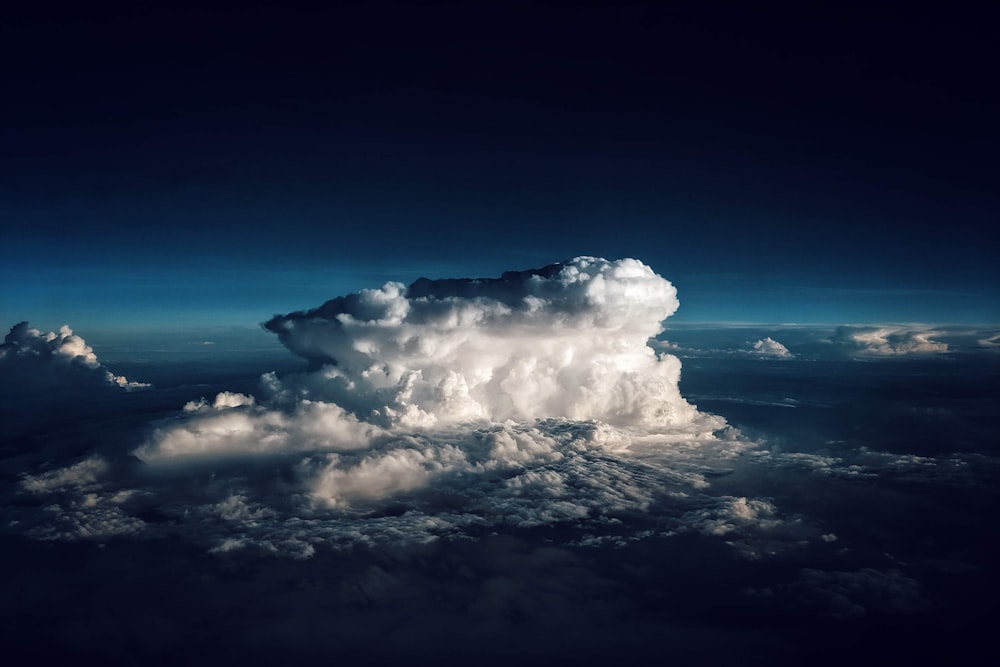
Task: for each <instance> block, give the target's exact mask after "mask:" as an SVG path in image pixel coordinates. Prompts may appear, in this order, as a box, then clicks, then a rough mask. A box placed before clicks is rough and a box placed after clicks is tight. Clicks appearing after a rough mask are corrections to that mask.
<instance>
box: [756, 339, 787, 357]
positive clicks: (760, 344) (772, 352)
mask: <svg viewBox="0 0 1000 667" xmlns="http://www.w3.org/2000/svg"><path fill="white" fill-rule="evenodd" d="M753 351H754V353H755V354H759V355H761V356H763V357H777V358H779V359H790V358H791V357H792V353H791V352H789V351H788V348H787V347H785V346H784V345H782V344H781V343H779V342H778V341H776V340H774V339H773V338H771V337H770V336H768V337H766V338H761V339H760V340H758V341H757V342H756V343H754V344H753Z"/></svg>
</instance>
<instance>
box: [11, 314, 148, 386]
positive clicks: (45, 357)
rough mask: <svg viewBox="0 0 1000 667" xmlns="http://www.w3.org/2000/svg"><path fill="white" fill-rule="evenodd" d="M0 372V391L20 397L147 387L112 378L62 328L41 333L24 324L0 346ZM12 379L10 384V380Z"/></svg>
mask: <svg viewBox="0 0 1000 667" xmlns="http://www.w3.org/2000/svg"><path fill="white" fill-rule="evenodd" d="M0 369H3V371H4V376H5V379H7V382H5V383H4V384H3V386H2V387H0V391H9V392H11V393H15V394H21V393H23V392H24V390H25V386H28V387H47V386H51V387H55V388H57V389H58V388H60V387H62V388H69V387H106V386H110V387H120V388H122V389H125V390H126V391H128V390H133V389H141V388H145V387H148V386H149V385H147V384H144V383H141V382H129V381H128V380H127V379H126V378H125V377H124V376H120V375H115V374H113V373H112V372H111V371H109V370H108V369H107V368H105V367H104V366H103V365H101V363H100V362H99V361H98V360H97V355H96V354H94V350H93V349H92V348H91V347H90V346H89V345H87V343H86V341H84V340H83V338H81V337H80V336H77V335H76V334H74V333H73V330H72V329H70V328H69V327H68V326H65V325H63V326H62V327H61V328H60V329H59V333H55V332H52V331H50V332H48V333H42V332H41V331H39V330H38V329H32V328H30V327H29V326H28V323H27V322H21V323H19V324H16V325H14V326H13V327H12V328H11V330H10V333H8V334H7V335H6V336H5V337H4V342H3V344H2V345H0ZM12 379H13V380H15V381H14V382H11V380H12Z"/></svg>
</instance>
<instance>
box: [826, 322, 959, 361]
mask: <svg viewBox="0 0 1000 667" xmlns="http://www.w3.org/2000/svg"><path fill="white" fill-rule="evenodd" d="M940 333H941V332H939V331H936V330H933V329H907V328H905V327H846V326H845V327H838V328H837V331H836V333H835V334H834V337H833V340H834V342H836V343H839V344H841V345H844V346H846V347H848V348H849V349H851V350H853V351H855V352H857V353H859V354H863V355H871V356H883V357H888V356H902V355H912V354H918V355H920V354H924V355H926V354H941V353H943V352H948V344H947V343H942V342H939V341H936V340H933V339H932V336H937V335H939V334H940Z"/></svg>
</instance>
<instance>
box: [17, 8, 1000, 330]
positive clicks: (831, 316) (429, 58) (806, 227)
mask: <svg viewBox="0 0 1000 667" xmlns="http://www.w3.org/2000/svg"><path fill="white" fill-rule="evenodd" d="M859 11H860V10H859ZM852 12H853V10H851V9H849V8H846V9H837V8H834V7H832V6H824V5H817V6H816V7H813V8H812V9H810V10H808V11H807V10H805V9H801V8H779V7H771V8H766V9H753V10H751V9H748V8H746V7H741V6H739V5H737V4H735V3H734V4H729V3H719V4H712V5H711V6H706V5H704V3H696V4H692V5H690V6H687V5H685V4H683V3H681V4H678V5H675V6H672V8H670V9H667V8H661V7H659V6H655V5H654V6H647V5H644V4H642V3H637V4H632V3H607V4H605V3H591V4H588V5H586V6H585V7H581V6H573V7H571V6H566V5H562V4H559V3H497V4H494V3H475V4H474V5H466V4H462V3H440V4H430V5H421V6H417V5H412V4H408V3H391V2H390V3H374V4H364V5H363V6H341V5H335V6H333V7H330V8H328V9H326V10H322V11H314V10H310V9H305V8H295V7H294V6H292V7H289V6H285V7H277V6H271V5H268V4H267V3H263V4H260V5H255V6H254V7H253V8H251V9H239V8H236V9H234V8H226V7H223V6H219V7H216V8H204V7H203V8H200V9H189V8H183V7H181V6H163V7H157V6H156V5H155V3H154V4H152V5H148V6H143V7H141V8H136V7H132V8H110V7H109V8H107V9H103V10H101V11H94V10H86V9H79V8H78V9H68V10H66V11H64V12H62V13H59V12H55V13H52V12H50V13H48V14H46V15H39V14H33V13H32V10H31V9H24V10H22V13H21V14H16V15H14V16H12V17H11V20H10V21H7V22H6V23H7V25H6V26H5V27H4V28H3V31H4V33H3V35H2V37H3V40H0V41H2V42H3V43H4V45H5V46H4V47H3V48H4V50H5V52H4V56H5V62H8V63H14V62H16V63H17V64H18V65H17V68H16V71H8V72H7V73H6V75H7V76H6V80H7V81H8V82H9V83H8V92H9V93H10V94H8V95H6V97H7V98H8V99H10V100H14V101H13V103H11V104H7V105H5V109H4V110H3V112H2V113H3V114H4V118H3V125H2V126H3V128H4V130H5V131H4V134H3V143H4V147H3V150H0V233H2V239H3V242H2V243H0V315H2V317H3V319H4V321H5V322H8V324H13V323H15V322H17V321H20V320H23V319H28V320H31V321H32V322H33V323H34V324H36V326H40V327H44V328H51V327H54V326H58V325H59V324H62V323H64V322H68V323H70V324H71V325H72V326H74V327H76V328H77V329H81V328H83V327H86V328H100V329H109V328H111V329H114V328H122V329H126V328H130V329H136V328H163V327H169V326H216V325H228V324H247V325H254V324H256V323H258V322H260V321H263V320H265V319H267V318H268V317H269V316H270V315H272V314H274V313H276V312H287V311H289V310H294V309H300V308H306V307H310V306H313V305H317V304H318V303H321V302H322V301H324V300H326V299H328V298H331V297H333V296H336V295H338V294H342V293H345V292H348V291H354V290H357V289H360V288H364V287H374V286H378V285H380V284H381V283H383V282H385V281H387V280H401V281H404V282H408V281H410V280H413V279H415V278H417V277H420V276H422V275H426V276H429V277H457V276H473V277H474V276H494V275H498V274H499V273H500V272H502V271H504V270H508V269H525V268H531V267H535V266H542V265H545V264H548V263H551V262H553V261H559V260H562V259H568V258H571V257H573V256H576V255H580V254H589V255H598V256H604V257H609V258H617V257H625V256H631V257H637V258H639V259H641V260H643V261H644V262H646V263H647V264H649V265H650V266H652V267H653V268H654V269H655V270H656V271H658V272H659V273H661V274H662V275H663V276H665V277H667V278H668V279H670V280H672V281H673V282H674V283H675V284H676V285H677V287H678V290H679V293H680V298H681V303H682V306H681V309H680V311H679V312H678V314H677V315H676V317H677V318H678V320H679V321H680V320H684V321H749V322H833V323H836V322H882V321H921V322H996V321H997V320H998V319H1000V318H998V313H1000V277H998V269H997V268H996V261H995V256H996V253H997V244H996V242H995V241H993V240H992V237H989V236H988V232H989V230H990V229H991V228H992V227H993V226H994V225H995V221H996V220H997V219H998V217H1000V216H998V213H1000V201H998V195H997V192H996V187H995V183H996V177H997V170H996V166H995V155H996V152H997V148H998V147H1000V141H998V133H997V128H996V125H995V122H994V119H995V117H996V111H997V94H996V92H995V91H994V90H990V89H988V88H987V87H985V86H984V85H983V81H984V79H983V78H982V74H983V73H984V68H985V65H984V63H985V62H987V61H988V57H987V56H988V54H989V49H990V48H991V47H990V44H991V41H990V39H989V36H988V35H987V34H986V32H985V29H984V28H983V27H982V26H983V25H986V24H987V23H986V22H984V21H981V20H979V19H981V18H982V17H979V18H977V17H976V16H975V15H973V14H970V13H966V14H962V15H959V14H955V15H947V16H941V15H940V14H939V13H935V10H932V9H925V8H919V7H910V5H906V6H903V5H893V4H891V3H887V4H886V3H883V4H876V5H874V6H872V7H867V8H866V9H865V11H864V13H863V15H861V14H856V13H852Z"/></svg>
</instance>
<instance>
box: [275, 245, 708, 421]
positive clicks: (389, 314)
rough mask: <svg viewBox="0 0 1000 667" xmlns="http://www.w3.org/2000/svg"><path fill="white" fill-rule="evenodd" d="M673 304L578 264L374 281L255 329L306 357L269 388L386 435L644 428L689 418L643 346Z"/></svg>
mask: <svg viewBox="0 0 1000 667" xmlns="http://www.w3.org/2000/svg"><path fill="white" fill-rule="evenodd" d="M677 307H678V301H677V296H676V290H675V289H674V287H673V285H671V284H670V283H669V282H668V281H667V280H665V279H663V278H662V277H660V276H658V275H656V274H655V273H654V272H653V271H652V269H650V268H649V267H648V266H646V265H644V264H642V263H641V262H639V261H637V260H632V259H624V260H618V261H615V262H610V261H607V260H603V259H597V258H593V257H578V258H576V259H574V260H572V261H570V262H566V263H565V264H554V265H550V266H547V267H543V268H541V269H537V270H533V271H521V272H508V273H505V274H503V276H501V277H500V278H495V279H476V280H473V279H461V280H427V279H420V280H418V281H416V282H414V283H413V284H412V285H410V286H409V287H406V286H404V285H402V284H400V283H388V284H386V285H384V286H383V287H382V288H381V289H372V290H362V291H361V292H359V293H357V294H351V295H348V296H346V297H338V298H336V299H333V300H331V301H328V302H326V303H325V304H323V305H322V306H320V307H319V308H316V309H313V310H310V311H306V312H297V313H291V314H289V315H281V316H276V317H274V318H273V319H271V320H270V321H269V322H267V323H266V325H265V326H266V328H267V329H269V330H270V331H274V332H275V333H277V334H278V336H279V338H280V339H281V341H282V342H283V343H284V344H285V345H286V346H287V347H288V348H289V349H290V350H292V351H293V352H295V353H296V354H299V355H300V356H303V357H305V358H306V359H308V360H309V361H311V362H312V363H313V364H314V366H315V367H316V368H317V370H316V371H315V372H313V373H309V374H305V375H300V376H293V377H291V378H286V379H285V380H283V381H282V382H280V383H277V386H276V387H275V393H276V394H278V395H281V396H285V397H287V398H288V399H290V400H295V398H296V397H301V396H309V397H310V398H313V399H318V400H325V401H331V402H335V403H337V404H338V405H341V406H343V407H344V408H345V409H347V410H348V411H350V412H351V413H352V414H354V415H356V416H357V417H358V418H359V419H363V420H365V421H369V422H372V423H376V424H379V425H381V426H386V427H394V426H402V427H407V428H432V427H438V426H442V425H446V424H451V423H461V422H471V421H479V422H489V421H503V420H505V419H515V420H527V419H537V418H542V417H563V418H568V419H598V420H601V421H605V422H608V423H611V424H616V425H628V426H637V427H647V428H655V427H658V426H665V425H676V424H680V423H685V422H687V421H691V420H692V419H694V417H695V410H694V409H693V408H692V407H691V406H690V405H689V404H688V403H687V402H686V401H684V399H683V398H681V396H680V393H679V391H678V389H677V384H678V381H679V378H680V362H679V361H678V360H677V358H676V357H673V356H670V355H659V356H658V355H656V354H655V353H654V351H653V350H652V349H651V348H650V347H649V346H648V345H647V344H646V343H647V341H648V340H649V339H650V338H651V337H653V336H655V335H657V334H658V333H660V332H661V331H662V325H661V323H662V321H663V320H664V319H665V318H666V317H668V316H669V315H671V314H672V313H673V312H674V311H675V310H676V309H677Z"/></svg>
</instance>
